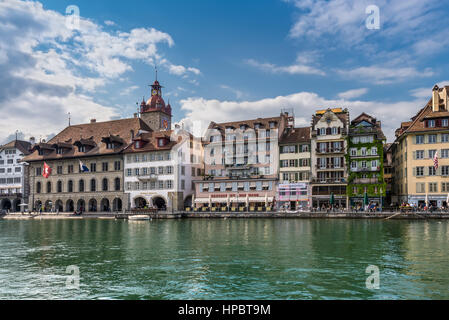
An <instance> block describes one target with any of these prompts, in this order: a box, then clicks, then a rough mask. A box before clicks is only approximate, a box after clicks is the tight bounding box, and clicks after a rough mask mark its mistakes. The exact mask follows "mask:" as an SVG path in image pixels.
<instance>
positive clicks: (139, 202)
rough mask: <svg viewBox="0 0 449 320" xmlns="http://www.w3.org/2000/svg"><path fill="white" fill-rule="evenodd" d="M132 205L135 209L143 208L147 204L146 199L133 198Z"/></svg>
mask: <svg viewBox="0 0 449 320" xmlns="http://www.w3.org/2000/svg"><path fill="white" fill-rule="evenodd" d="M134 206H135V208H136V209H143V208H145V207H146V206H147V200H145V199H144V198H142V197H139V198H136V199H134Z"/></svg>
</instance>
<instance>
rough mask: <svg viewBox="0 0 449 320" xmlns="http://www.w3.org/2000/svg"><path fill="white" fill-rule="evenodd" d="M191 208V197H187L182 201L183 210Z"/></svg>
mask: <svg viewBox="0 0 449 320" xmlns="http://www.w3.org/2000/svg"><path fill="white" fill-rule="evenodd" d="M191 206H192V196H188V197H187V198H186V199H185V200H184V208H190V207H191Z"/></svg>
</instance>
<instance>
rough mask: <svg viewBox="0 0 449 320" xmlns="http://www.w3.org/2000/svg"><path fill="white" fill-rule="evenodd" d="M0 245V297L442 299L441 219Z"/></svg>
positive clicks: (37, 224)
mask: <svg viewBox="0 0 449 320" xmlns="http://www.w3.org/2000/svg"><path fill="white" fill-rule="evenodd" d="M0 243H1V249H0V299H449V263H448V262H449V222H447V221H405V220H402V221H398V220H394V221H393V220H390V221H375V220H318V219H316V220H313V219H311V220H300V219H298V220H294V219H291V220H289V219H285V220H283V219H272V220H270V219H254V220H250V219H241V220H240V219H235V220H232V219H228V220H223V219H219V220H218V219H217V220H207V219H198V220H193V219H192V220H157V221H155V220H153V221H149V222H128V221H116V220H100V219H99V220H95V219H86V220H35V221H26V220H25V221H23V220H1V221H0ZM371 265H372V266H376V267H377V268H378V270H379V289H367V287H366V279H367V277H369V276H370V273H367V272H366V269H367V267H368V266H371ZM69 266H75V267H69ZM68 267H69V268H68ZM76 270H79V277H77V274H76ZM74 272H75V273H74ZM73 279H75V280H73ZM76 279H79V286H77V285H76V284H77V283H78V282H77V281H76ZM370 283H371V282H370Z"/></svg>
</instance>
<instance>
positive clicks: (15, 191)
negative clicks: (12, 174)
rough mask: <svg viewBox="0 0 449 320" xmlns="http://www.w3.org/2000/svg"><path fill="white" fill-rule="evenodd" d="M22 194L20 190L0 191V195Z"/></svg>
mask: <svg viewBox="0 0 449 320" xmlns="http://www.w3.org/2000/svg"><path fill="white" fill-rule="evenodd" d="M19 193H22V188H9V189H0V194H19Z"/></svg>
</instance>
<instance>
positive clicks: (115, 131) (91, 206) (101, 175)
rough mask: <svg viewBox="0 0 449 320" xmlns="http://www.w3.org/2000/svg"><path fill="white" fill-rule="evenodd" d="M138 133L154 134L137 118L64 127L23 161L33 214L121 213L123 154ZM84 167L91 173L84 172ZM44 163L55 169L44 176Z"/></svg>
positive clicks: (122, 206) (122, 204) (123, 198)
mask: <svg viewBox="0 0 449 320" xmlns="http://www.w3.org/2000/svg"><path fill="white" fill-rule="evenodd" d="M140 130H147V131H149V130H151V129H150V128H149V127H148V126H147V125H146V124H145V123H144V122H143V121H142V120H141V119H139V118H138V117H135V118H130V119H122V120H115V121H107V122H96V121H95V120H92V121H91V123H89V124H81V125H72V126H69V127H67V128H65V129H64V130H63V131H62V132H60V133H59V134H58V135H56V136H55V137H54V138H53V139H51V140H50V141H48V142H45V141H41V142H40V143H37V144H35V145H34V146H33V148H32V153H31V154H30V155H28V156H26V157H25V158H24V161H26V162H27V163H29V167H30V185H31V196H30V197H31V199H30V201H31V203H32V204H34V206H33V208H34V210H39V209H41V210H43V211H54V212H55V211H58V212H74V211H75V210H82V211H86V212H97V211H102V212H112V211H116V212H117V211H122V210H123V209H124V208H125V204H126V203H127V198H126V197H125V193H124V183H123V180H124V179H123V178H124V177H123V169H124V168H123V154H122V153H121V152H122V151H123V150H124V149H125V148H126V147H127V146H128V145H129V144H130V143H131V141H132V138H133V137H134V135H135V133H137V132H139V131H140ZM80 162H82V163H83V164H84V166H86V167H87V168H88V171H84V170H82V168H81V166H80ZM44 164H47V165H48V166H49V167H50V168H51V174H50V176H49V177H48V178H45V177H44V176H43V173H44V172H43V168H44Z"/></svg>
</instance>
